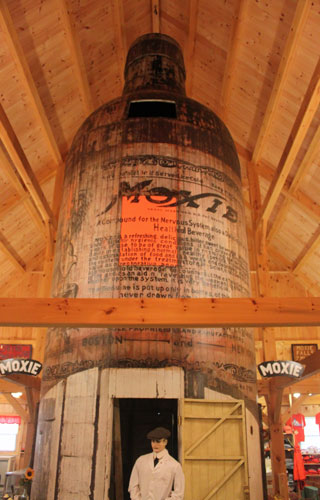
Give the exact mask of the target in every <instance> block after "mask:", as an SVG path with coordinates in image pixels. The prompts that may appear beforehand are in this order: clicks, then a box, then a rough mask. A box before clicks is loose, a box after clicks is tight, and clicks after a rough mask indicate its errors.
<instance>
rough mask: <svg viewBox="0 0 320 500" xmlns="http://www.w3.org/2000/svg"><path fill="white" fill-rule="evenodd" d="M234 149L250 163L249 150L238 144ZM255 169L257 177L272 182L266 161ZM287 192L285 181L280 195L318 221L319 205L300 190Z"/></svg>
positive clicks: (269, 167)
mask: <svg viewBox="0 0 320 500" xmlns="http://www.w3.org/2000/svg"><path fill="white" fill-rule="evenodd" d="M236 148H237V152H238V155H239V156H241V158H243V159H244V160H247V161H250V158H251V152H250V151H249V150H247V149H245V148H243V147H242V146H241V145H240V144H236ZM250 163H251V162H250ZM255 169H256V170H257V173H258V174H259V176H261V177H263V178H264V179H266V180H268V181H269V182H271V181H272V179H273V177H274V168H272V166H271V165H270V164H269V163H267V162H266V161H260V162H259V163H258V164H256V165H255ZM289 190H290V183H289V182H288V181H287V180H286V182H285V184H284V185H283V188H282V194H283V195H284V196H286V197H288V199H290V200H291V201H292V202H293V203H298V204H299V205H300V206H301V207H302V208H303V209H304V210H305V211H306V212H307V213H308V215H309V216H310V217H312V218H313V219H315V220H320V204H318V203H317V202H316V201H314V200H312V199H311V198H309V197H308V196H307V195H306V194H305V193H304V192H303V191H301V190H300V189H297V190H296V191H295V192H294V193H291V192H290V193H289Z"/></svg>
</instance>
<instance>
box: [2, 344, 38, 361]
mask: <svg viewBox="0 0 320 500" xmlns="http://www.w3.org/2000/svg"><path fill="white" fill-rule="evenodd" d="M11 358H23V359H31V358H32V345H29V344H1V343H0V359H11Z"/></svg>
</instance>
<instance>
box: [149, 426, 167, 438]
mask: <svg viewBox="0 0 320 500" xmlns="http://www.w3.org/2000/svg"><path fill="white" fill-rule="evenodd" d="M170 436H171V432H170V431H169V430H168V429H165V428H164V427H156V428H155V429H153V430H152V431H150V432H148V434H147V438H148V439H168V437H170Z"/></svg>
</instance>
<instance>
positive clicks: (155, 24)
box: [151, 0, 160, 33]
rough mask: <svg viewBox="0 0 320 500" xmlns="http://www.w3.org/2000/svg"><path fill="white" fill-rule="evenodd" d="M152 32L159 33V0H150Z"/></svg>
mask: <svg viewBox="0 0 320 500" xmlns="http://www.w3.org/2000/svg"><path fill="white" fill-rule="evenodd" d="M151 16H152V33H160V0H151Z"/></svg>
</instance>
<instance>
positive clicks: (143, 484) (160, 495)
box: [129, 427, 184, 500]
mask: <svg viewBox="0 0 320 500" xmlns="http://www.w3.org/2000/svg"><path fill="white" fill-rule="evenodd" d="M169 437H170V431H168V429H165V428H164V427H156V429H153V430H152V431H150V432H149V433H148V434H147V438H148V439H150V440H151V447H152V453H148V454H147V455H142V456H141V457H139V458H138V460H137V461H136V463H135V464H134V467H133V469H132V472H131V477H130V482H129V493H130V498H131V500H169V499H170V500H183V498H184V474H183V472H182V467H181V465H180V464H179V462H177V460H175V459H174V458H173V457H171V456H170V455H169V453H168V450H167V449H166V446H167V443H168V438H169Z"/></svg>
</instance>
